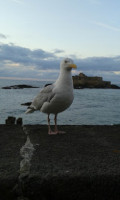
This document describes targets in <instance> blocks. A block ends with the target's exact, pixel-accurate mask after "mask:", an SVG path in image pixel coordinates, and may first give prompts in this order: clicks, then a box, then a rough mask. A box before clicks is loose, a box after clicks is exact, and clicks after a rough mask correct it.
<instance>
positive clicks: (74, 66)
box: [69, 64, 77, 69]
mask: <svg viewBox="0 0 120 200" xmlns="http://www.w3.org/2000/svg"><path fill="white" fill-rule="evenodd" d="M69 66H70V68H73V69H76V68H77V66H76V65H75V64H70V65H69Z"/></svg>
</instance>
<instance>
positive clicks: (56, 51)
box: [54, 49, 64, 53]
mask: <svg viewBox="0 0 120 200" xmlns="http://www.w3.org/2000/svg"><path fill="white" fill-rule="evenodd" d="M54 53H64V50H61V49H54Z"/></svg>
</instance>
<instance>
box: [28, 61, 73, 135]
mask: <svg viewBox="0 0 120 200" xmlns="http://www.w3.org/2000/svg"><path fill="white" fill-rule="evenodd" d="M76 68H77V66H76V65H75V64H74V63H73V60H72V59H70V58H65V59H64V60H62V61H61V63H60V73H59V76H58V79H57V80H56V81H55V82H54V83H53V84H51V85H50V84H47V85H46V86H45V87H44V88H43V89H42V90H41V91H40V92H39V94H38V95H37V96H36V97H35V98H34V100H33V102H32V103H31V105H30V106H29V107H28V109H27V111H26V112H25V113H26V114H28V113H32V112H34V111H36V110H39V111H41V112H43V113H46V114H47V121H48V134H49V135H56V134H62V133H65V132H63V131H59V130H58V128H57V115H58V113H60V112H63V111H64V110H66V109H67V108H68V107H69V106H70V105H71V104H72V102H73V99H74V95H73V80H72V74H71V71H72V69H76ZM50 114H54V116H55V117H54V122H55V129H54V131H52V130H51V127H50Z"/></svg>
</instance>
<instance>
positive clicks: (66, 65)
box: [60, 58, 77, 71]
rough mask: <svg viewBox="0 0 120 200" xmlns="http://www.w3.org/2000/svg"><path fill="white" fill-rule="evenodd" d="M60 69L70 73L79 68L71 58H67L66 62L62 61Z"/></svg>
mask: <svg viewBox="0 0 120 200" xmlns="http://www.w3.org/2000/svg"><path fill="white" fill-rule="evenodd" d="M60 67H61V69H64V70H68V71H70V70H72V69H76V68H77V66H76V65H75V64H74V63H73V60H72V59H70V58H65V59H64V60H62V61H61V64H60Z"/></svg>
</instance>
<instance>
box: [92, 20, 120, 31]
mask: <svg viewBox="0 0 120 200" xmlns="http://www.w3.org/2000/svg"><path fill="white" fill-rule="evenodd" d="M92 23H93V24H96V25H97V26H100V27H103V28H105V29H109V30H112V31H116V32H120V28H118V27H114V26H111V25H108V24H105V23H102V22H92Z"/></svg>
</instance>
